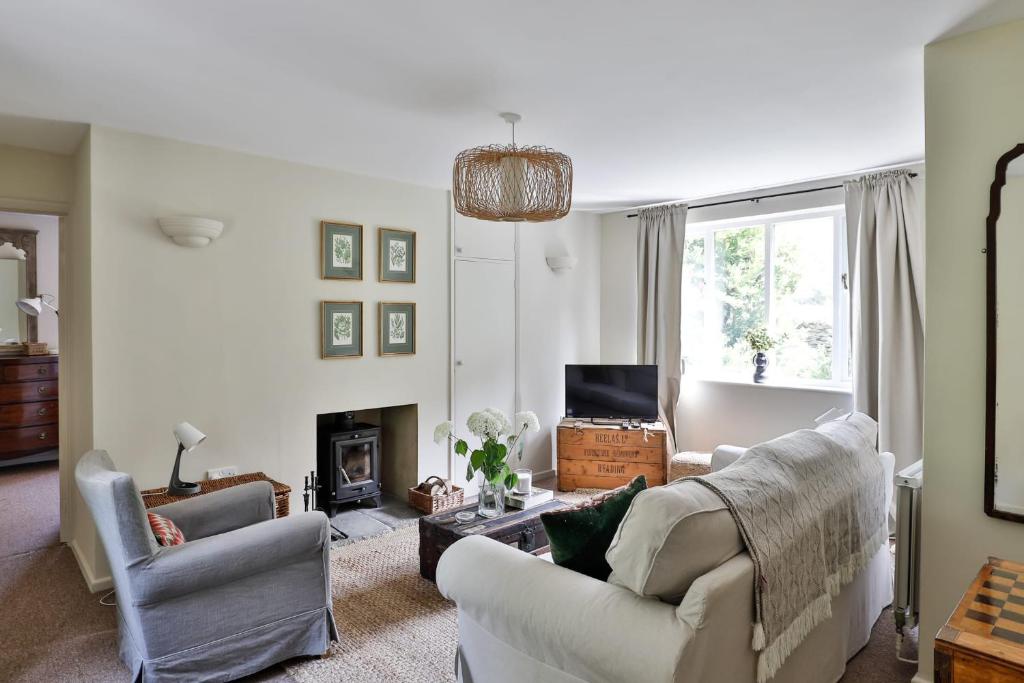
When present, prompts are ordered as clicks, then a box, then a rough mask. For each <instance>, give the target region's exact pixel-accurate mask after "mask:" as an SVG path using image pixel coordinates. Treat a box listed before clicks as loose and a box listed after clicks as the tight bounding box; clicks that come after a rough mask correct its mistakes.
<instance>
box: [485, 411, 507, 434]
mask: <svg viewBox="0 0 1024 683" xmlns="http://www.w3.org/2000/svg"><path fill="white" fill-rule="evenodd" d="M484 412H485V413H487V414H489V415H492V416H493V417H494V419H496V420H497V421H498V424H499V425H501V426H500V428H499V430H498V435H497V436H501V435H502V434H511V433H512V423H511V422H509V421H508V416H506V415H505V413H503V412H501V411H500V410H498V409H497V408H488V409H487V410H485V411H484ZM497 436H495V438H497Z"/></svg>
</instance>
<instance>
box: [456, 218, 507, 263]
mask: <svg viewBox="0 0 1024 683" xmlns="http://www.w3.org/2000/svg"><path fill="white" fill-rule="evenodd" d="M515 257H516V230H515V223H498V222H495V221H481V220H477V219H476V218H467V217H466V216H462V215H460V214H455V258H457V259H459V258H485V259H505V260H509V261H511V260H513V259H515Z"/></svg>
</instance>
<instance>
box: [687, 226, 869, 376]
mask: <svg viewBox="0 0 1024 683" xmlns="http://www.w3.org/2000/svg"><path fill="white" fill-rule="evenodd" d="M686 231H687V240H686V253H685V255H684V264H683V310H682V348H683V359H684V362H685V367H686V371H687V373H688V374H689V373H696V375H697V376H698V377H705V378H712V379H715V378H721V379H739V380H746V381H749V380H750V377H751V375H752V373H753V364H752V362H751V359H752V356H753V354H752V352H751V350H750V347H749V346H748V345H747V342H746V341H745V340H744V334H745V333H746V332H747V330H749V329H753V328H758V327H765V328H767V329H768V332H769V334H771V335H772V337H774V338H775V339H776V340H777V341H778V345H777V346H776V348H775V349H773V350H772V351H771V353H770V354H769V357H770V359H771V364H770V365H769V366H768V376H769V378H770V380H769V381H771V382H777V383H782V384H831V385H840V384H845V383H847V382H849V379H850V351H849V348H850V344H849V341H848V336H849V332H848V330H849V325H848V310H849V308H848V296H847V291H846V287H845V278H844V273H845V270H846V266H845V264H846V237H845V231H846V226H845V217H844V214H843V209H842V207H827V208H824V209H816V210H814V211H800V212H794V213H787V214H775V215H772V216H762V217H758V218H756V219H744V220H740V221H729V222H722V221H716V222H709V223H696V224H693V225H689V226H687V229H686Z"/></svg>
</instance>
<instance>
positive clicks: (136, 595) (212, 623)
mask: <svg viewBox="0 0 1024 683" xmlns="http://www.w3.org/2000/svg"><path fill="white" fill-rule="evenodd" d="M75 480H76V481H77V483H78V488H79V490H80V491H81V492H82V497H83V498H84V499H85V502H86V504H87V505H88V506H89V510H90V512H91V513H92V517H93V521H94V522H95V523H96V527H97V529H98V530H99V534H100V538H101V539H102V541H103V547H104V549H105V550H106V554H107V560H108V561H109V562H110V568H111V573H112V575H113V579H114V588H115V589H116V591H117V617H118V631H119V636H120V638H119V639H120V650H121V659H122V660H124V662H125V664H127V665H128V667H129V668H130V669H131V673H132V676H133V680H135V681H140V680H141V681H147V682H148V681H184V680H187V681H230V680H233V679H235V678H239V677H241V676H245V675H248V674H250V673H253V672H256V671H259V670H261V669H264V668H266V667H268V666H270V665H271V664H274V663H275V662H280V661H282V660H285V659H288V658H290V657H296V656H299V655H322V654H324V652H326V650H327V648H328V647H329V646H330V643H331V641H332V640H337V639H338V632H337V627H336V626H335V624H334V614H333V611H332V608H331V587H330V578H329V577H330V573H329V569H328V561H329V552H330V538H331V537H330V533H329V532H328V524H327V517H326V516H324V514H323V513H322V512H311V513H301V514H297V515H291V516H288V517H283V518H281V519H274V496H273V489H272V487H271V485H270V484H269V483H267V482H253V483H250V484H245V485H242V486H237V487H234V488H230V489H225V490H223V491H219V492H216V493H210V494H206V495H203V496H199V497H197V498H194V499H191V500H186V501H181V502H178V503H172V504H170V505H163V506H160V507H157V508H153V510H152V512H156V513H158V514H160V515H164V516H165V517H168V518H169V519H171V520H172V521H173V522H174V523H175V524H177V525H178V527H179V528H180V529H181V530H182V532H183V533H184V534H185V539H186V543H185V544H184V545H178V546H171V547H162V546H160V545H157V543H156V539H155V538H154V536H153V533H152V532H151V530H150V527H149V522H148V521H147V519H146V510H145V508H144V506H143V504H142V497H141V496H140V495H139V492H138V489H137V488H136V487H135V482H134V481H132V478H131V477H130V476H128V475H127V474H125V473H123V472H118V471H116V470H115V469H114V464H113V462H112V461H111V460H110V456H109V455H107V453H106V452H105V451H90V452H89V453H87V454H85V455H84V456H83V457H82V459H81V460H80V461H79V463H78V465H77V467H76V468H75Z"/></svg>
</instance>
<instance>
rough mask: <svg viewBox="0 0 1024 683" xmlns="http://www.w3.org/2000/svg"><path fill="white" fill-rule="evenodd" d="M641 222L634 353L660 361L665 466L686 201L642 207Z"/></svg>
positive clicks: (671, 446)
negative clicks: (665, 434) (684, 202)
mask: <svg viewBox="0 0 1024 683" xmlns="http://www.w3.org/2000/svg"><path fill="white" fill-rule="evenodd" d="M637 222H638V226H637V228H638V229H637V250H636V252H637V268H636V273H637V282H636V285H637V286H636V295H637V307H636V310H637V315H636V356H637V362H638V363H641V364H657V365H658V404H659V412H660V415H659V417H660V418H661V421H662V424H664V425H665V428H666V429H667V430H668V438H667V439H666V440H665V442H666V445H667V452H666V464H665V466H666V468H667V467H668V460H670V459H671V457H672V456H673V455H674V454H675V452H676V446H675V437H676V430H675V424H676V403H677V402H678V401H679V380H680V377H681V375H682V368H681V364H682V349H681V347H680V344H681V342H680V329H679V326H680V324H681V322H682V320H681V318H682V308H681V306H682V290H683V247H684V244H685V242H686V205H685V204H674V205H663V206H653V207H649V208H644V209H640V210H639V211H638V212H637ZM667 471H668V470H667V469H666V472H667Z"/></svg>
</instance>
